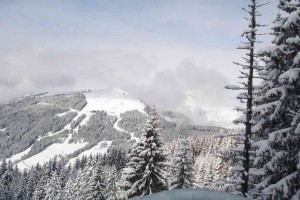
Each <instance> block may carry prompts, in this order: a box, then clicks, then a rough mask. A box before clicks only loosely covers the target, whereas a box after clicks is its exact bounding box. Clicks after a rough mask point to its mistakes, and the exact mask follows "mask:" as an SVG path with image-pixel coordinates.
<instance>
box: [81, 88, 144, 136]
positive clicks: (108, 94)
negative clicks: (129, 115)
mask: <svg viewBox="0 0 300 200" xmlns="http://www.w3.org/2000/svg"><path fill="white" fill-rule="evenodd" d="M85 96H86V101H87V105H86V107H85V108H84V109H83V110H86V111H93V110H103V111H106V112H107V114H108V115H111V116H116V117H117V121H116V122H115V123H114V125H113V127H114V128H115V129H116V130H117V131H120V132H125V133H128V132H127V131H126V130H124V129H122V128H121V127H119V126H118V123H119V121H121V114H122V113H125V112H127V111H132V110H137V111H139V112H141V113H144V114H145V115H147V113H146V112H145V111H144V109H145V104H143V103H142V102H141V101H139V100H136V99H133V98H131V97H130V96H129V95H128V94H127V93H126V92H124V91H122V90H120V89H113V90H93V91H92V92H90V93H86V94H85ZM86 118H87V117H86ZM129 134H130V135H131V138H130V140H136V141H138V138H137V137H134V133H129Z"/></svg>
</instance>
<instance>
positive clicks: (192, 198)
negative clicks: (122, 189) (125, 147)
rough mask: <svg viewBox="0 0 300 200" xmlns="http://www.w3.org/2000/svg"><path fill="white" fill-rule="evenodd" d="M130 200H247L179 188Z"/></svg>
mask: <svg viewBox="0 0 300 200" xmlns="http://www.w3.org/2000/svg"><path fill="white" fill-rule="evenodd" d="M129 200H246V198H244V197H241V196H236V195H231V194H228V193H225V192H218V191H213V190H200V189H182V190H179V189H177V190H169V191H164V192H159V193H156V194H152V195H148V196H143V197H134V198H131V199H129Z"/></svg>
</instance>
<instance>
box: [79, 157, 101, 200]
mask: <svg viewBox="0 0 300 200" xmlns="http://www.w3.org/2000/svg"><path fill="white" fill-rule="evenodd" d="M105 188H106V185H105V182H104V171H103V169H102V166H101V164H100V163H99V162H98V163H96V166H95V167H94V169H93V172H92V176H91V178H90V180H89V182H88V186H87V192H86V197H85V198H84V199H86V200H105V196H104V192H105Z"/></svg>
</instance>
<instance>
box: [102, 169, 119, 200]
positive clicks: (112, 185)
mask: <svg viewBox="0 0 300 200" xmlns="http://www.w3.org/2000/svg"><path fill="white" fill-rule="evenodd" d="M117 179H118V176H117V170H116V168H112V170H111V171H110V172H109V174H108V178H107V188H106V191H107V192H106V199H107V200H120V199H121V198H122V194H121V191H120V189H119V185H118V184H117Z"/></svg>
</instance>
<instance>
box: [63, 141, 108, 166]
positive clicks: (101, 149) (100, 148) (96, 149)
mask: <svg viewBox="0 0 300 200" xmlns="http://www.w3.org/2000/svg"><path fill="white" fill-rule="evenodd" d="M111 143H112V141H101V142H99V143H98V144H97V145H95V146H93V147H92V148H90V149H88V150H86V151H84V152H82V153H80V154H79V155H78V156H77V157H75V158H72V159H70V160H69V162H68V163H67V166H68V165H69V164H72V165H73V164H74V163H75V161H76V159H77V158H79V159H80V158H82V157H83V156H89V155H91V154H92V155H96V154H102V155H104V154H105V153H106V152H107V150H108V148H109V147H110V146H111Z"/></svg>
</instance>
